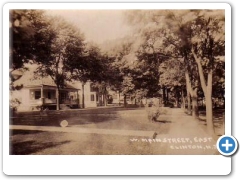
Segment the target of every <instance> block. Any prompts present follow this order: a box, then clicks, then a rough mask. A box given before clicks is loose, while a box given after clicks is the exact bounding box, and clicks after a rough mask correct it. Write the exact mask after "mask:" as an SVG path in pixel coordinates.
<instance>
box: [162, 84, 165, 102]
mask: <svg viewBox="0 0 240 180" xmlns="http://www.w3.org/2000/svg"><path fill="white" fill-rule="evenodd" d="M162 100H163V102H162V105H163V107H165V101H166V94H165V86H163V98H162Z"/></svg>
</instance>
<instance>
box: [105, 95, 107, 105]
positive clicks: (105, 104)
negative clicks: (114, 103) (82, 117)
mask: <svg viewBox="0 0 240 180" xmlns="http://www.w3.org/2000/svg"><path fill="white" fill-rule="evenodd" d="M104 106H107V95H106V94H104Z"/></svg>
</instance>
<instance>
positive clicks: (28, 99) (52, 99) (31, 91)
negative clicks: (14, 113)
mask: <svg viewBox="0 0 240 180" xmlns="http://www.w3.org/2000/svg"><path fill="white" fill-rule="evenodd" d="M33 72H34V70H29V71H26V72H24V73H19V72H13V75H14V76H15V78H18V79H17V80H16V81H15V82H14V86H19V87H21V88H19V90H14V91H11V95H10V96H11V98H16V99H18V101H20V105H19V106H18V107H17V110H18V111H33V110H39V108H40V107H44V108H48V109H56V103H57V98H56V94H57V87H56V84H55V83H54V81H53V80H52V79H51V77H44V78H34V73H33ZM83 89H84V93H83V92H82V91H83ZM83 94H84V106H85V108H88V107H97V106H99V105H101V104H102V103H100V100H101V98H99V94H98V92H97V91H96V89H95V88H92V85H91V82H87V83H85V84H84V87H83V86H82V83H81V82H68V83H66V85H65V87H64V88H61V89H60V92H59V101H60V108H61V109H69V108H82V104H83Z"/></svg>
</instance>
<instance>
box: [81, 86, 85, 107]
mask: <svg viewBox="0 0 240 180" xmlns="http://www.w3.org/2000/svg"><path fill="white" fill-rule="evenodd" d="M82 108H85V100H84V84H82Z"/></svg>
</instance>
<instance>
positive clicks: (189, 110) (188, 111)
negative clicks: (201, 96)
mask: <svg viewBox="0 0 240 180" xmlns="http://www.w3.org/2000/svg"><path fill="white" fill-rule="evenodd" d="M187 102H188V105H187V107H188V108H187V113H188V114H191V111H192V110H191V97H190V93H187Z"/></svg>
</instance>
